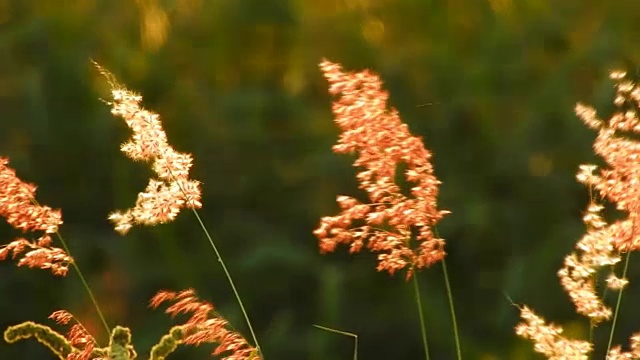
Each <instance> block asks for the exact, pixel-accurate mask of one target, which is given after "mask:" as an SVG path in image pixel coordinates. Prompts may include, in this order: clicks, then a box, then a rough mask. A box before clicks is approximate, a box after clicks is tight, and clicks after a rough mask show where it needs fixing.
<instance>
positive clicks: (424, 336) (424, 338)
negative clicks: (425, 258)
mask: <svg viewBox="0 0 640 360" xmlns="http://www.w3.org/2000/svg"><path fill="white" fill-rule="evenodd" d="M412 278H413V290H414V292H415V296H416V303H417V304H418V314H419V315H420V330H421V331H422V346H423V347H424V355H425V359H426V360H429V344H428V343H427V327H426V326H425V319H424V313H423V312H422V297H421V295H420V286H419V285H418V277H417V276H416V274H415V273H414V274H413V276H412Z"/></svg>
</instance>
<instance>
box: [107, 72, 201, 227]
mask: <svg viewBox="0 0 640 360" xmlns="http://www.w3.org/2000/svg"><path fill="white" fill-rule="evenodd" d="M95 66H96V67H97V68H98V70H99V71H100V72H101V73H102V74H103V75H104V76H105V77H106V78H107V80H108V82H109V84H110V85H111V95H112V100H111V101H109V102H108V104H109V105H111V113H112V114H113V115H115V116H118V117H121V118H122V119H124V121H125V122H126V123H127V125H128V126H129V128H131V130H132V131H133V134H132V136H131V139H130V140H128V141H127V142H125V143H124V144H122V146H121V147H120V149H121V150H122V152H123V153H124V154H125V155H127V156H128V157H129V158H131V159H133V160H136V161H145V162H151V163H152V169H153V171H154V172H155V173H156V176H157V178H156V179H153V178H152V179H149V184H148V185H147V188H146V189H145V191H143V192H141V193H139V194H138V199H137V200H136V204H135V206H134V207H133V208H131V209H128V210H126V211H116V212H113V213H111V214H110V215H109V219H110V220H111V221H112V222H113V223H114V224H115V229H116V230H117V231H118V232H120V233H122V234H126V233H127V232H128V231H129V230H130V229H131V227H133V225H134V224H140V225H151V226H153V225H157V224H164V223H166V222H169V221H172V220H173V219H175V218H176V216H178V214H179V213H180V210H181V209H182V208H185V207H186V208H200V207H202V203H201V202H200V197H201V192H200V183H199V182H198V181H196V180H191V179H189V170H190V169H191V165H192V162H193V159H192V157H191V155H190V154H185V153H180V152H177V151H176V150H174V149H173V147H171V145H169V143H168V141H167V135H166V133H165V132H164V129H163V128H162V123H161V122H160V116H159V115H158V114H156V113H153V112H151V111H149V110H146V109H144V108H142V106H141V105H140V103H141V101H142V96H140V95H138V94H135V93H133V92H132V91H130V90H127V89H126V88H125V87H123V86H122V85H119V84H118V83H117V81H116V80H115V78H114V76H113V75H112V74H111V73H110V72H108V71H107V70H106V69H104V68H103V67H101V66H100V65H98V64H95Z"/></svg>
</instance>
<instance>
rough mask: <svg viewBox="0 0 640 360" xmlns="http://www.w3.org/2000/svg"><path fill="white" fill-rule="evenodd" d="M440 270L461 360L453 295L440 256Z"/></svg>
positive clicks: (445, 267)
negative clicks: (442, 274)
mask: <svg viewBox="0 0 640 360" xmlns="http://www.w3.org/2000/svg"><path fill="white" fill-rule="evenodd" d="M442 271H443V273H444V284H445V287H446V288H447V299H448V300H449V310H450V311H451V323H452V324H453V337H454V340H455V342H456V354H457V355H458V360H462V350H461V347H460V334H459V333H458V322H457V321H456V310H455V307H454V305H453V295H452V293H451V283H450V282H449V272H448V271H447V263H446V261H445V259H444V258H442Z"/></svg>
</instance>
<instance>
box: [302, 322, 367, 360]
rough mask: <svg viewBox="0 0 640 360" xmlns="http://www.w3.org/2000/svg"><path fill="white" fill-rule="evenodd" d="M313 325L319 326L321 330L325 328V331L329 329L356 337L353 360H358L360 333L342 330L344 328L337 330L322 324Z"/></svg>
mask: <svg viewBox="0 0 640 360" xmlns="http://www.w3.org/2000/svg"><path fill="white" fill-rule="evenodd" d="M313 326H314V327H317V328H318V329H321V330H325V331H329V332H332V333H336V334H340V335H346V336H351V337H353V338H354V343H355V348H354V349H353V360H358V335H356V334H354V333H350V332H346V331H342V330H336V329H332V328H328V327H326V326H322V325H316V324H313Z"/></svg>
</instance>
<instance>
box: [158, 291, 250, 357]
mask: <svg viewBox="0 0 640 360" xmlns="http://www.w3.org/2000/svg"><path fill="white" fill-rule="evenodd" d="M165 302H170V303H171V302H172V303H173V304H171V305H169V307H168V308H167V309H166V310H165V312H166V313H167V314H169V315H171V316H172V317H175V316H178V315H181V314H188V315H189V319H188V320H187V321H186V322H185V323H184V324H182V325H178V326H176V327H174V328H173V329H172V330H171V332H170V334H169V335H168V336H165V337H163V339H162V341H161V342H160V343H159V344H158V345H156V347H154V349H153V350H152V354H154V353H161V352H162V353H169V352H171V351H173V350H174V349H175V348H176V347H177V346H178V345H179V344H187V345H195V346H198V345H201V344H204V343H211V344H216V348H215V349H214V350H213V352H212V355H215V356H222V357H221V359H223V360H260V359H261V356H260V355H259V352H258V350H257V349H256V348H255V347H253V346H251V345H249V343H248V342H247V340H245V338H244V337H242V336H241V335H240V334H238V333H237V332H236V331H234V330H232V329H230V327H229V323H228V322H227V320H225V319H224V318H222V317H221V316H219V315H218V314H216V313H215V312H214V307H213V305H211V304H210V303H208V302H205V301H201V300H199V299H198V298H197V296H196V293H195V291H193V290H191V289H189V290H183V291H180V292H172V291H160V292H158V293H157V294H156V295H155V296H154V297H153V298H152V299H151V301H150V306H151V307H152V308H157V307H159V306H160V305H162V304H163V303H165Z"/></svg>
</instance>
